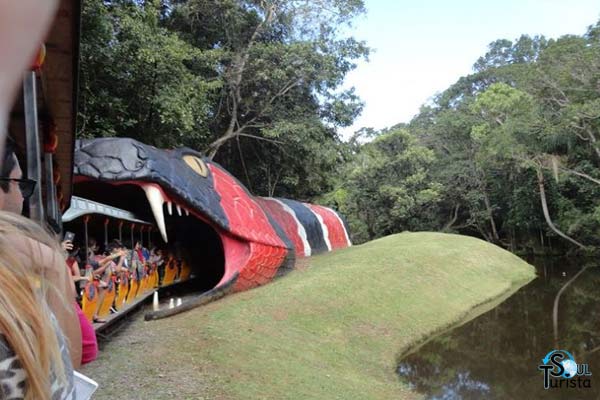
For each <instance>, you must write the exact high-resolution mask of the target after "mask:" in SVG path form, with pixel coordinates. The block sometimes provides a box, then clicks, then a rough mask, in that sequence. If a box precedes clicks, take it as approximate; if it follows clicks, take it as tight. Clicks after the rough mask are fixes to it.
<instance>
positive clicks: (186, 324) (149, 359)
mask: <svg viewBox="0 0 600 400" xmlns="http://www.w3.org/2000/svg"><path fill="white" fill-rule="evenodd" d="M306 264H307V266H306V267H305V268H301V269H299V270H296V271H293V272H292V273H290V274H288V275H287V276H286V277H284V278H282V279H279V280H277V281H275V282H273V283H272V284H269V285H267V286H264V287H261V288H258V289H255V290H251V291H248V292H243V293H239V294H236V295H232V296H229V297H227V298H225V299H223V300H221V301H218V302H216V303H212V304H209V305H207V306H205V307H202V308H199V309H196V310H193V311H191V312H188V313H184V314H181V315H178V316H175V317H172V318H169V319H166V320H159V321H152V322H144V321H143V320H142V316H139V317H138V318H137V319H136V320H135V321H134V322H133V323H132V324H131V325H130V326H128V327H127V328H126V329H124V330H123V331H122V332H121V333H120V334H119V335H118V336H117V337H115V338H113V340H111V341H110V342H109V343H108V344H107V345H106V346H105V347H104V349H103V351H102V353H101V355H100V357H99V359H98V360H97V361H96V362H94V363H93V364H92V365H91V366H88V367H87V368H85V369H84V371H83V372H84V373H86V374H87V375H89V376H90V377H92V378H93V379H96V380H98V382H99V383H100V385H101V387H100V389H99V392H98V395H97V397H95V398H97V399H112V398H152V399H188V398H189V399H202V398H204V399H338V398H339V399H367V398H368V399H390V398H395V399H409V398H414V397H416V396H417V394H416V393H413V392H411V391H410V390H409V389H408V388H407V387H406V386H405V385H403V384H402V383H400V381H399V379H398V378H397V376H396V375H395V368H396V363H397V357H398V355H399V354H401V353H403V352H405V351H406V350H407V349H408V348H410V347H411V346H414V345H416V344H417V343H419V342H422V341H423V340H425V339H426V338H428V337H430V336H431V335H432V334H433V333H435V332H439V331H442V330H444V329H445V328H448V327H449V326H451V325H453V324H456V323H457V322H462V321H464V320H465V318H467V317H474V316H476V315H475V313H474V312H473V310H477V312H483V311H485V309H486V308H489V307H490V306H492V305H493V304H494V302H495V301H498V299H500V298H502V297H503V296H506V295H507V294H509V293H512V292H513V291H514V290H516V289H517V288H519V287H520V286H522V285H523V284H525V283H527V282H528V281H530V280H531V279H532V278H533V277H534V274H535V272H534V269H533V267H531V266H529V265H528V264H526V263H525V262H523V261H522V260H521V259H519V258H518V257H516V256H514V255H512V254H510V253H508V252H507V251H504V250H502V249H500V248H498V247H495V246H493V245H490V244H488V243H486V242H483V241H480V240H477V239H473V238H469V237H464V236H458V235H447V234H438V233H403V234H398V235H393V236H388V237H385V238H382V239H379V240H375V241H372V242H369V243H366V244H364V245H361V246H355V247H351V248H348V249H344V250H340V251H337V252H334V253H328V254H324V255H320V256H316V257H312V258H310V259H307V260H306Z"/></svg>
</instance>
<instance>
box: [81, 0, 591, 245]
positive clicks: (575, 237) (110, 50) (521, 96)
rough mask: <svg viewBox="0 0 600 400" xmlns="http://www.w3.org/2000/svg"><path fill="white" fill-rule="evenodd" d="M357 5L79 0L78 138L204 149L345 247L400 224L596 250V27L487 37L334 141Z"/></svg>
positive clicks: (348, 113) (345, 115) (350, 98)
mask: <svg viewBox="0 0 600 400" xmlns="http://www.w3.org/2000/svg"><path fill="white" fill-rule="evenodd" d="M363 12H364V6H363V2H362V0H319V1H310V0H210V1H209V0H145V1H142V0H86V1H85V2H84V3H83V19H82V32H83V33H82V38H81V54H82V58H81V82H80V87H81V94H80V113H79V132H78V134H79V136H80V137H98V136H128V137H133V138H136V139H140V140H142V141H144V142H146V143H150V144H154V145H157V146H160V147H173V146H180V145H186V146H190V147H192V148H195V149H198V150H201V151H204V152H205V153H206V154H207V156H210V157H215V159H216V160H217V161H219V162H220V163H222V164H224V166H225V167H226V168H228V169H229V170H230V171H231V172H232V173H233V174H234V175H236V176H237V177H238V178H239V179H240V180H241V181H242V182H244V183H245V184H246V185H247V186H248V187H249V188H250V190H252V191H253V192H254V193H255V194H258V195H263V196H287V197H293V198H297V199H301V200H315V197H320V198H319V199H318V200H319V201H321V202H325V203H328V204H330V205H332V206H334V207H336V208H337V209H339V210H340V211H341V212H342V213H343V214H344V215H345V216H346V218H347V219H348V222H349V223H350V226H351V230H352V232H353V235H354V240H355V242H363V241H366V240H369V239H373V238H377V237H380V236H383V235H387V234H391V233H395V232H400V231H404V230H412V231H415V230H442V231H450V232H459V233H463V234H469V235H475V236H478V237H481V238H484V239H486V240H488V241H490V242H493V243H496V244H499V245H502V246H505V247H507V248H510V249H512V250H521V251H536V252H552V251H554V252H564V251H567V250H572V249H577V248H581V249H583V248H585V249H593V248H597V247H600V239H599V237H600V236H599V234H600V205H599V204H597V203H596V201H595V199H597V198H598V196H599V195H600V147H598V146H599V145H598V140H600V42H599V40H600V24H598V25H596V26H592V27H590V28H589V29H588V31H587V32H586V34H584V35H582V36H575V35H568V36H563V37H561V38H558V39H550V40H547V39H546V38H544V37H533V38H532V37H528V36H522V37H520V38H518V39H517V40H515V41H510V40H505V39H503V40H497V41H495V42H493V43H491V44H490V46H489V51H488V52H487V53H486V54H485V55H484V56H482V57H481V58H479V59H478V60H477V61H476V63H475V65H474V67H473V73H472V74H470V75H468V76H465V77H462V78H460V79H459V80H458V81H457V82H456V83H455V84H453V85H452V86H450V87H449V88H448V89H446V90H445V91H444V92H442V93H440V94H438V95H437V96H436V97H435V99H434V100H433V101H431V102H430V103H429V104H427V105H424V106H423V107H422V109H421V111H420V112H419V114H418V115H416V116H415V117H414V119H413V120H412V121H410V123H408V124H399V125H397V126H395V127H392V128H389V129H384V130H382V131H379V132H377V131H374V130H373V129H362V130H360V131H358V132H357V133H356V134H355V135H354V137H353V138H352V139H351V140H350V141H349V142H346V143H343V142H342V141H341V140H340V138H339V136H338V135H337V133H336V130H337V128H338V127H343V126H349V125H351V124H352V122H353V120H354V119H355V117H356V116H357V115H358V113H359V112H360V110H361V107H362V104H361V103H360V100H359V99H358V98H357V97H356V95H355V94H354V92H353V91H352V90H347V91H344V90H341V86H340V85H341V84H342V82H343V80H344V77H345V76H346V75H347V73H348V72H349V71H351V70H352V69H353V68H354V66H355V64H354V62H355V61H356V60H358V59H360V58H366V57H367V56H368V53H369V49H368V48H367V47H366V45H365V44H364V43H362V42H358V41H356V40H355V39H353V38H352V37H349V36H347V35H345V34H343V32H347V31H345V30H343V29H341V28H342V27H344V26H347V25H348V24H350V23H351V21H352V20H353V19H354V18H355V17H356V16H357V15H360V14H361V13H363Z"/></svg>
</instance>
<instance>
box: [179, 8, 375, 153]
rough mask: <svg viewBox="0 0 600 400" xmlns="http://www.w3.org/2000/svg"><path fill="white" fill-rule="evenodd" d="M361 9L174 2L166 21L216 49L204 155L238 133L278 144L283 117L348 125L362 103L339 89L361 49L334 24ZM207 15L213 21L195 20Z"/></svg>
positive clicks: (300, 121)
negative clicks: (217, 89) (215, 100)
mask: <svg viewBox="0 0 600 400" xmlns="http://www.w3.org/2000/svg"><path fill="white" fill-rule="evenodd" d="M362 12H364V6H363V3H362V1H361V0H321V1H316V2H314V1H307V0H295V1H294V0H288V1H280V0H262V1H242V0H240V1H233V0H220V1H216V2H207V1H204V0H192V1H188V2H178V3H176V4H175V5H174V9H173V13H172V18H171V22H170V23H171V26H173V27H175V28H176V29H177V30H178V31H180V32H183V33H184V35H185V36H186V37H187V38H189V40H190V41H191V43H193V44H194V45H196V46H198V47H200V48H202V47H207V48H211V47H212V48H215V47H218V48H219V49H220V50H221V51H222V57H221V59H220V63H221V66H222V68H223V73H222V75H221V76H222V79H223V82H224V85H223V90H222V92H221V95H220V100H219V104H220V106H219V107H218V109H217V110H216V111H215V123H214V124H213V125H212V127H213V132H214V135H213V140H212V141H211V143H210V144H209V145H208V147H207V154H208V155H209V156H210V157H214V156H215V155H216V154H217V152H218V151H219V149H220V148H221V147H222V146H223V145H224V144H225V143H227V142H228V141H230V140H232V139H235V138H237V137H248V138H254V139H257V140H262V141H271V142H275V143H277V141H278V140H279V138H280V136H281V135H282V134H285V132H284V131H282V130H281V129H278V125H280V124H281V122H282V121H285V125H286V126H289V125H290V124H291V123H294V121H296V123H297V124H298V125H303V124H305V123H306V119H307V118H310V117H311V116H318V117H319V118H320V119H321V121H322V122H324V123H325V124H328V125H329V126H332V127H336V126H348V125H351V124H352V121H353V120H354V118H355V117H356V116H357V115H358V113H359V112H360V109H361V104H360V102H359V101H358V98H357V97H356V95H354V93H353V91H352V90H349V91H339V90H338V87H339V85H340V84H341V83H342V82H343V79H344V77H345V75H346V74H347V73H348V72H349V71H350V70H351V69H352V68H354V66H355V65H354V64H353V61H354V60H356V59H358V58H363V57H366V56H367V55H368V48H367V47H366V46H365V44H364V43H362V42H358V41H356V40H355V39H353V38H351V37H347V38H340V32H339V26H340V25H343V24H347V23H349V22H350V21H351V20H352V19H353V18H354V17H355V16H357V15H359V14H360V13H362ZM209 18H210V19H212V20H213V21H218V23H217V24H211V23H210V22H209V27H208V28H205V27H203V26H202V25H201V24H199V23H198V22H199V21H205V20H208V19H209ZM205 31H208V32H209V33H210V34H202V33H203V32H205Z"/></svg>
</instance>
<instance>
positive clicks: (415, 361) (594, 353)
mask: <svg viewBox="0 0 600 400" xmlns="http://www.w3.org/2000/svg"><path fill="white" fill-rule="evenodd" d="M533 263H534V264H536V265H537V267H538V274H539V277H538V278H537V279H535V280H534V281H532V282H531V283H530V284H528V285H527V286H525V287H524V288H522V289H521V290H519V291H518V292H517V293H516V294H515V295H513V296H512V297H511V298H509V299H508V300H506V301H505V302H504V303H502V304H501V305H499V306H498V307H496V308H495V309H493V310H491V311H489V312H488V313H486V314H484V315H482V316H480V317H478V318H476V319H475V320H473V321H471V322H469V323H468V324H466V325H463V326H462V327H459V328H457V329H455V330H453V331H452V332H450V333H448V334H446V335H443V336H440V337H438V338H436V339H434V340H432V341H431V342H430V343H428V344H427V345H425V346H423V347H422V348H421V349H419V350H418V351H417V352H416V353H414V354H411V355H409V356H408V357H405V358H404V359H402V360H401V361H400V364H399V365H398V374H399V375H400V376H401V377H402V379H403V380H405V381H407V382H408V384H409V385H410V386H411V388H413V389H414V390H416V391H418V392H420V393H422V394H424V395H425V396H426V398H429V399H449V400H450V399H482V398H486V399H537V398H557V399H571V398H577V399H587V398H600V268H588V269H587V270H586V271H585V272H584V273H583V274H582V275H581V276H580V277H579V278H578V279H577V280H575V281H574V282H573V283H572V284H571V285H570V286H569V287H568V288H567V290H565V291H564V293H563V294H562V296H561V298H560V307H559V308H558V337H559V342H560V346H561V348H563V349H565V350H569V351H570V352H571V353H572V354H573V356H574V357H575V360H577V362H578V363H588V364H589V365H590V370H591V372H592V374H594V375H592V377H591V386H592V388H591V389H583V388H581V389H573V388H562V389H552V390H544V389H543V386H542V385H543V375H542V372H541V371H539V370H538V365H539V364H540V362H541V359H542V358H543V357H544V355H545V354H546V353H547V352H548V351H550V350H552V349H553V348H554V332H553V326H552V310H553V304H554V300H555V298H556V295H557V293H558V292H559V290H560V288H561V287H562V286H563V285H564V284H565V283H566V282H567V281H568V280H569V279H571V278H572V277H573V276H574V275H575V274H576V273H577V272H578V271H580V270H581V267H582V264H581V263H578V264H577V265H574V264H575V263H573V262H571V263H570V264H569V263H568V262H567V261H566V260H556V259H555V260H548V259H545V260H544V259H538V260H533Z"/></svg>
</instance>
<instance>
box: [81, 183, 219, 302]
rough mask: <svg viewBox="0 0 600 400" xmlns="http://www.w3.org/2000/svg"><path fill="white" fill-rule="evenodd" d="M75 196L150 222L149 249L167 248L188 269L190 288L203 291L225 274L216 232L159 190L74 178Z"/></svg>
mask: <svg viewBox="0 0 600 400" xmlns="http://www.w3.org/2000/svg"><path fill="white" fill-rule="evenodd" d="M75 183H76V184H75V195H77V196H82V197H87V198H91V199H94V200H95V201H98V202H100V203H102V204H106V205H109V206H114V207H117V208H120V209H124V210H128V211H130V212H132V213H133V214H134V215H136V216H137V217H139V218H140V219H142V220H145V221H154V222H155V224H156V227H157V229H158V232H153V235H152V236H151V242H152V245H155V246H158V247H159V248H163V249H164V248H169V249H170V252H172V253H177V254H178V255H180V256H181V258H182V259H184V260H185V262H186V264H187V265H189V266H190V267H191V277H192V278H193V279H195V283H194V287H195V288H196V289H197V290H199V291H206V290H209V289H212V288H213V287H215V286H217V284H218V283H219V282H220V281H221V279H222V278H223V275H224V273H225V258H224V253H223V244H222V241H221V236H220V235H219V233H218V232H217V231H218V229H219V228H216V227H213V226H211V225H210V224H209V223H207V222H206V218H205V217H201V216H199V215H197V213H196V212H195V211H194V210H193V209H192V210H190V208H191V207H189V206H188V205H184V202H183V201H182V200H180V199H176V198H175V196H172V195H169V194H168V192H166V191H165V190H163V189H162V188H160V186H158V185H156V184H151V183H144V182H133V181H132V182H100V181H90V180H88V179H85V178H82V177H77V178H76V180H75Z"/></svg>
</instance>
